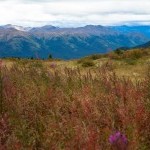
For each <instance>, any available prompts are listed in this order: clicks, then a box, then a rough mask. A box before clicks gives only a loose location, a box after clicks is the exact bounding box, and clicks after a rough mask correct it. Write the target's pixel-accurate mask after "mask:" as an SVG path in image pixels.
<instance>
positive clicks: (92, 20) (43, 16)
mask: <svg viewBox="0 0 150 150" xmlns="http://www.w3.org/2000/svg"><path fill="white" fill-rule="evenodd" d="M4 24H15V25H23V26H42V25H48V24H49V25H55V26H60V27H62V26H63V27H76V26H84V25H87V24H93V25H120V24H124V25H130V24H150V0H0V25H4Z"/></svg>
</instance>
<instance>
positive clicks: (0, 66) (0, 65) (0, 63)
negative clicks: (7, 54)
mask: <svg viewBox="0 0 150 150" xmlns="http://www.w3.org/2000/svg"><path fill="white" fill-rule="evenodd" d="M2 66H3V61H2V60H0V69H1V68H2Z"/></svg>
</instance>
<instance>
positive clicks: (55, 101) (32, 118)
mask: <svg viewBox="0 0 150 150" xmlns="http://www.w3.org/2000/svg"><path fill="white" fill-rule="evenodd" d="M117 55H118V56H120V55H121V56H122V54H120V53H119V54H117ZM142 55H143V54H142ZM111 56H112V55H111ZM121 56H120V57H121ZM88 59H89V58H88ZM90 59H91V58H90ZM97 59H101V58H96V59H95V57H94V60H97ZM102 59H103V58H102ZM112 59H114V57H113V58H112ZM118 59H120V58H115V60H114V61H118ZM136 59H140V58H136ZM86 60H87V58H86ZM82 61H83V60H82ZM82 61H81V62H76V63H77V64H78V63H79V64H81V63H82ZM120 61H122V60H120ZM137 62H138V60H137ZM45 63H46V65H45ZM94 63H95V61H94ZM5 64H6V60H5V61H1V63H0V69H1V72H0V147H1V149H4V150H5V149H6V150H7V149H8V150H14V149H16V150H17V149H18V150H21V149H25V150H31V149H43V150H49V149H52V150H61V149H65V150H109V149H117V150H149V149H150V124H149V122H150V92H149V91H150V72H149V69H148V66H147V70H145V72H146V74H145V76H144V77H143V78H141V79H140V80H134V81H133V80H131V79H130V78H127V77H122V76H121V75H118V74H117V73H116V64H114V63H112V62H110V61H108V62H107V61H106V62H105V61H104V63H103V64H101V65H99V66H93V65H91V64H90V63H89V64H90V67H89V68H88V69H87V66H88V65H86V66H84V65H83V66H82V65H81V66H82V67H80V66H78V67H76V68H75V67H74V68H73V67H71V68H67V67H59V66H58V64H57V63H56V62H51V61H50V62H44V63H43V61H40V60H39V61H36V60H32V61H31V60H30V61H29V60H15V61H13V63H12V64H11V66H9V65H7V64H6V65H5ZM114 65H115V66H114ZM128 65H129V64H128ZM130 65H131V66H134V65H135V64H130ZM68 66H69V65H68ZM83 67H86V69H84V70H86V71H84V70H83ZM132 78H133V77H132Z"/></svg>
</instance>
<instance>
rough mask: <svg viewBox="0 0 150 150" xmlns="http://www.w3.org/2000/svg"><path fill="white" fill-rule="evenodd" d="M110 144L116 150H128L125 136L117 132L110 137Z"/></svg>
mask: <svg viewBox="0 0 150 150" xmlns="http://www.w3.org/2000/svg"><path fill="white" fill-rule="evenodd" d="M109 142H110V143H111V144H112V146H113V147H114V148H115V149H116V150H127V146H128V141H127V138H126V136H125V135H123V134H121V133H120V132H116V133H114V134H113V135H111V136H110V137H109Z"/></svg>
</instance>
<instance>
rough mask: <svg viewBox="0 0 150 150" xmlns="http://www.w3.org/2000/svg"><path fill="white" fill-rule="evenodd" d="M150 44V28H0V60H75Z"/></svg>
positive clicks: (91, 26) (11, 26) (7, 26)
mask: <svg viewBox="0 0 150 150" xmlns="http://www.w3.org/2000/svg"><path fill="white" fill-rule="evenodd" d="M148 41H150V26H133V27H130V26H108V27H107V26H101V25H98V26H94V25H87V26H85V27H78V28H60V27H55V26H51V25H47V26H43V27H33V28H31V27H21V26H15V25H5V26H0V57H37V56H38V57H40V58H47V57H48V55H49V54H52V55H53V57H55V58H62V59H73V58H80V57H83V56H86V55H91V54H94V53H106V52H108V51H111V50H113V49H116V48H119V47H135V46H137V45H142V44H143V43H146V42H148Z"/></svg>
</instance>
